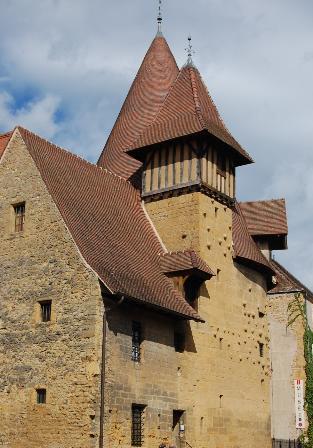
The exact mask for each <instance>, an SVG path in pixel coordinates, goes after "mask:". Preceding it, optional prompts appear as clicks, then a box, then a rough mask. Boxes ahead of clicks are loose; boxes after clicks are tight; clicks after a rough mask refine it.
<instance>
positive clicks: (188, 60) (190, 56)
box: [185, 35, 195, 65]
mask: <svg viewBox="0 0 313 448" xmlns="http://www.w3.org/2000/svg"><path fill="white" fill-rule="evenodd" d="M185 50H186V52H187V55H188V59H187V65H193V60H192V56H193V55H194V54H195V51H194V49H193V46H192V43H191V36H190V35H189V36H188V47H187V48H185Z"/></svg>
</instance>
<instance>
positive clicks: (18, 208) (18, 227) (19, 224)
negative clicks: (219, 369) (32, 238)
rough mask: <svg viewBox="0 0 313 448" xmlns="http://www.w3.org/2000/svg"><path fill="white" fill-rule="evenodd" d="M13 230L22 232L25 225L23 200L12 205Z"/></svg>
mask: <svg viewBox="0 0 313 448" xmlns="http://www.w3.org/2000/svg"><path fill="white" fill-rule="evenodd" d="M14 215H15V232H22V231H23V230H24V227H25V202H22V203H21V204H17V205H14Z"/></svg>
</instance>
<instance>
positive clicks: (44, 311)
mask: <svg viewBox="0 0 313 448" xmlns="http://www.w3.org/2000/svg"><path fill="white" fill-rule="evenodd" d="M51 305H52V302H51V300H45V301H44V302H40V312H41V321H42V322H50V321H51Z"/></svg>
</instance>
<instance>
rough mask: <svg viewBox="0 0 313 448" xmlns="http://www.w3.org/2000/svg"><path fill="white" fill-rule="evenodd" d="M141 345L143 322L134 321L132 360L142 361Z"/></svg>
mask: <svg viewBox="0 0 313 448" xmlns="http://www.w3.org/2000/svg"><path fill="white" fill-rule="evenodd" d="M140 346H141V324H140V322H133V332H132V360H133V361H135V362H140Z"/></svg>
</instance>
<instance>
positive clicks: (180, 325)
mask: <svg viewBox="0 0 313 448" xmlns="http://www.w3.org/2000/svg"><path fill="white" fill-rule="evenodd" d="M136 322H138V323H140V325H141V332H142V335H141V336H142V339H143V340H145V341H150V342H154V343H156V344H161V345H166V346H168V347H173V348H174V347H175V335H177V334H179V335H181V337H182V338H183V340H184V344H183V345H184V350H183V351H187V352H196V346H195V343H194V339H193V335H192V331H191V324H190V322H189V321H186V320H182V319H179V318H176V319H175V318H174V317H172V316H169V315H168V314H166V313H162V312H161V311H159V310H155V311H154V310H150V309H148V308H145V307H143V306H142V307H140V306H137V305H136V304H133V303H130V302H124V303H123V304H122V305H121V306H119V307H118V308H116V309H114V310H112V311H111V312H109V313H108V314H107V323H108V328H109V331H111V332H112V333H113V334H114V335H115V336H117V337H118V335H119V334H120V335H125V336H128V337H129V338H132V336H133V324H134V323H136ZM176 351H179V350H176Z"/></svg>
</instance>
